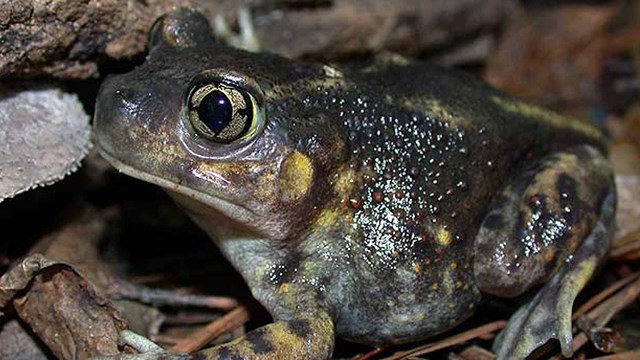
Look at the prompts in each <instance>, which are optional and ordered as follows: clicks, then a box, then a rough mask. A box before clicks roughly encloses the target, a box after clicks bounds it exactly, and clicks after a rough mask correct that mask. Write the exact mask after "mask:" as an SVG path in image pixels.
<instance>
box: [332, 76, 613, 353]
mask: <svg viewBox="0 0 640 360" xmlns="http://www.w3.org/2000/svg"><path fill="white" fill-rule="evenodd" d="M345 77H347V78H348V80H347V81H346V82H345V84H346V85H345V86H346V87H347V88H348V91H345V92H344V93H341V90H340V88H338V90H337V92H336V93H335V94H334V96H333V97H332V99H330V102H331V104H329V105H328V106H333V107H334V108H335V109H334V110H336V111H338V112H339V114H340V121H341V122H342V124H343V126H344V128H345V132H346V134H347V137H348V140H347V142H348V144H349V151H350V158H349V159H350V160H349V161H348V162H347V164H346V165H345V166H344V168H342V169H340V170H339V171H338V174H337V175H336V179H335V186H334V187H335V189H336V192H337V193H338V195H339V196H338V198H339V199H340V201H341V204H342V205H341V206H342V208H343V209H342V214H343V216H341V217H340V221H339V224H340V225H339V226H337V227H336V228H334V230H333V231H334V232H335V233H334V234H333V236H334V237H336V238H338V239H339V243H340V245H339V246H340V247H341V248H342V249H348V250H347V253H348V254H347V255H344V256H345V257H346V259H343V260H344V261H343V263H344V264H346V265H341V266H344V267H345V268H344V269H336V271H344V272H346V273H349V274H351V277H350V279H349V280H348V282H349V284H348V285H346V286H340V288H341V289H349V290H348V294H347V299H346V300H345V299H344V298H341V304H340V307H342V310H341V311H340V313H341V317H340V321H338V323H337V325H338V330H339V331H340V332H342V333H343V334H345V335H346V337H348V338H352V339H356V340H358V339H367V341H368V342H378V343H385V342H406V341H411V340H416V339H419V338H424V337H425V336H429V335H432V334H434V333H437V332H440V331H442V330H444V329H447V328H449V327H451V326H453V325H455V324H456V323H458V322H460V321H461V320H463V319H464V318H466V317H467V316H468V315H469V314H470V313H471V312H472V311H473V309H474V307H475V305H476V304H477V302H478V301H479V297H480V295H479V290H478V289H477V287H476V285H475V284H474V278H473V254H472V252H473V250H472V248H473V246H472V244H473V238H474V236H475V235H476V232H477V230H478V228H479V225H480V222H481V221H482V219H483V216H484V215H485V213H486V211H487V209H488V207H489V205H490V203H491V201H492V199H493V198H494V196H495V195H496V194H497V193H499V192H500V190H501V189H502V188H503V186H505V183H506V182H507V181H508V180H509V176H510V174H512V173H513V172H514V171H516V170H518V169H520V168H522V167H526V166H527V165H528V164H529V163H531V161H532V160H535V159H536V158H540V157H542V156H544V155H546V154H548V153H550V152H552V151H556V150H559V149H562V148H565V147H568V146H571V145H573V144H583V143H587V144H592V145H595V146H597V147H601V148H602V147H603V145H602V137H601V135H600V132H599V131H598V130H597V129H595V128H593V127H591V126H590V125H587V124H583V123H580V122H577V121H575V120H568V119H564V118H562V117H560V116H559V115H555V114H553V113H551V112H547V111H544V110H541V109H539V108H536V107H532V106H527V105H524V104H522V103H520V102H517V101H515V100H512V99H510V98H508V97H506V96H504V95H503V94H501V93H500V92H498V91H496V90H494V89H492V88H490V87H489V86H487V85H485V84H483V83H481V82H479V81H477V80H475V79H473V78H471V76H469V75H466V74H463V73H460V72H457V71H451V70H446V69H441V68H439V67H436V66H430V65H425V64H406V65H402V66H396V65H394V64H386V65H385V64H383V65H377V66H375V67H372V68H369V69H365V70H359V71H355V72H346V73H345ZM342 94H348V95H342ZM343 285H344V284H343ZM340 296H341V297H343V296H344V294H341V295H340Z"/></svg>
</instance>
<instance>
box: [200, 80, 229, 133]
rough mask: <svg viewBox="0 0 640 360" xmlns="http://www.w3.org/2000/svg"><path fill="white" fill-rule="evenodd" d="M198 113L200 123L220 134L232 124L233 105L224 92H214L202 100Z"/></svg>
mask: <svg viewBox="0 0 640 360" xmlns="http://www.w3.org/2000/svg"><path fill="white" fill-rule="evenodd" d="M197 111H198V116H199V117H200V121H202V122H203V123H204V124H205V125H206V126H207V127H208V128H209V129H210V130H211V131H213V132H214V133H216V134H219V133H220V132H221V131H222V130H224V128H226V127H227V126H228V125H229V123H230V122H231V116H232V115H233V105H232V104H231V101H230V100H229V98H228V97H227V96H226V95H225V94H224V93H223V92H222V91H220V90H214V91H212V92H210V93H209V94H207V95H206V96H205V97H204V98H203V99H202V101H201V102H200V105H198V109H197Z"/></svg>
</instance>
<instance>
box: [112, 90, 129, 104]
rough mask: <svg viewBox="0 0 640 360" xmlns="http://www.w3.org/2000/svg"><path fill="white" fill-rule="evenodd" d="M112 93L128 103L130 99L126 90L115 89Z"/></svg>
mask: <svg viewBox="0 0 640 360" xmlns="http://www.w3.org/2000/svg"><path fill="white" fill-rule="evenodd" d="M114 93H115V94H116V97H118V98H119V99H120V100H123V101H125V102H128V101H129V100H130V99H131V90H130V89H127V88H117V89H116V90H115V91H114Z"/></svg>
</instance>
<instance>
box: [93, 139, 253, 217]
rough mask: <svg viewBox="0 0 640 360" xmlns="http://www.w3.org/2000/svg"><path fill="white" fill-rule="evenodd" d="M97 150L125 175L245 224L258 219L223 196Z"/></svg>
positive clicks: (248, 210)
mask: <svg viewBox="0 0 640 360" xmlns="http://www.w3.org/2000/svg"><path fill="white" fill-rule="evenodd" d="M98 150H99V151H100V155H101V156H102V157H103V158H105V159H106V160H107V161H108V162H109V163H110V164H111V165H112V166H113V167H115V168H116V169H117V170H118V171H120V172H122V173H124V174H125V175H128V176H131V177H133V178H135V179H138V180H142V181H145V182H148V183H151V184H154V185H158V186H160V187H162V188H163V189H165V191H168V192H175V193H178V194H181V195H183V196H186V197H187V198H189V199H193V200H195V201H197V202H200V203H202V204H203V205H206V206H209V207H213V208H215V209H216V210H217V211H219V212H221V213H222V214H224V215H226V216H228V217H230V218H232V219H235V220H237V221H239V222H244V223H247V224H251V223H255V221H257V220H258V218H259V217H258V216H257V214H256V213H255V212H253V211H252V210H251V209H248V208H246V207H244V206H242V205H239V204H235V203H233V202H231V201H228V200H226V199H223V198H219V197H215V196H212V195H209V194H206V193H203V192H201V191H197V190H194V189H192V188H190V187H188V186H184V185H182V184H180V183H176V182H173V181H170V180H167V179H164V178H161V177H159V176H156V175H153V174H150V173H147V172H144V171H140V170H138V169H136V168H134V167H132V166H129V165H127V164H125V163H124V162H122V161H120V160H118V159H117V158H115V157H114V156H112V155H111V154H109V153H108V152H107V151H106V150H105V149H104V148H103V147H101V146H99V144H98Z"/></svg>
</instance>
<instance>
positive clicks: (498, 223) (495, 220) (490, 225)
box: [482, 212, 505, 230]
mask: <svg viewBox="0 0 640 360" xmlns="http://www.w3.org/2000/svg"><path fill="white" fill-rule="evenodd" d="M482 226H484V227H485V228H487V229H489V230H498V229H502V228H504V226H505V223H504V220H503V219H502V215H500V213H497V212H492V213H490V214H489V215H487V217H486V218H485V219H484V223H483V224H482Z"/></svg>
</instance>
